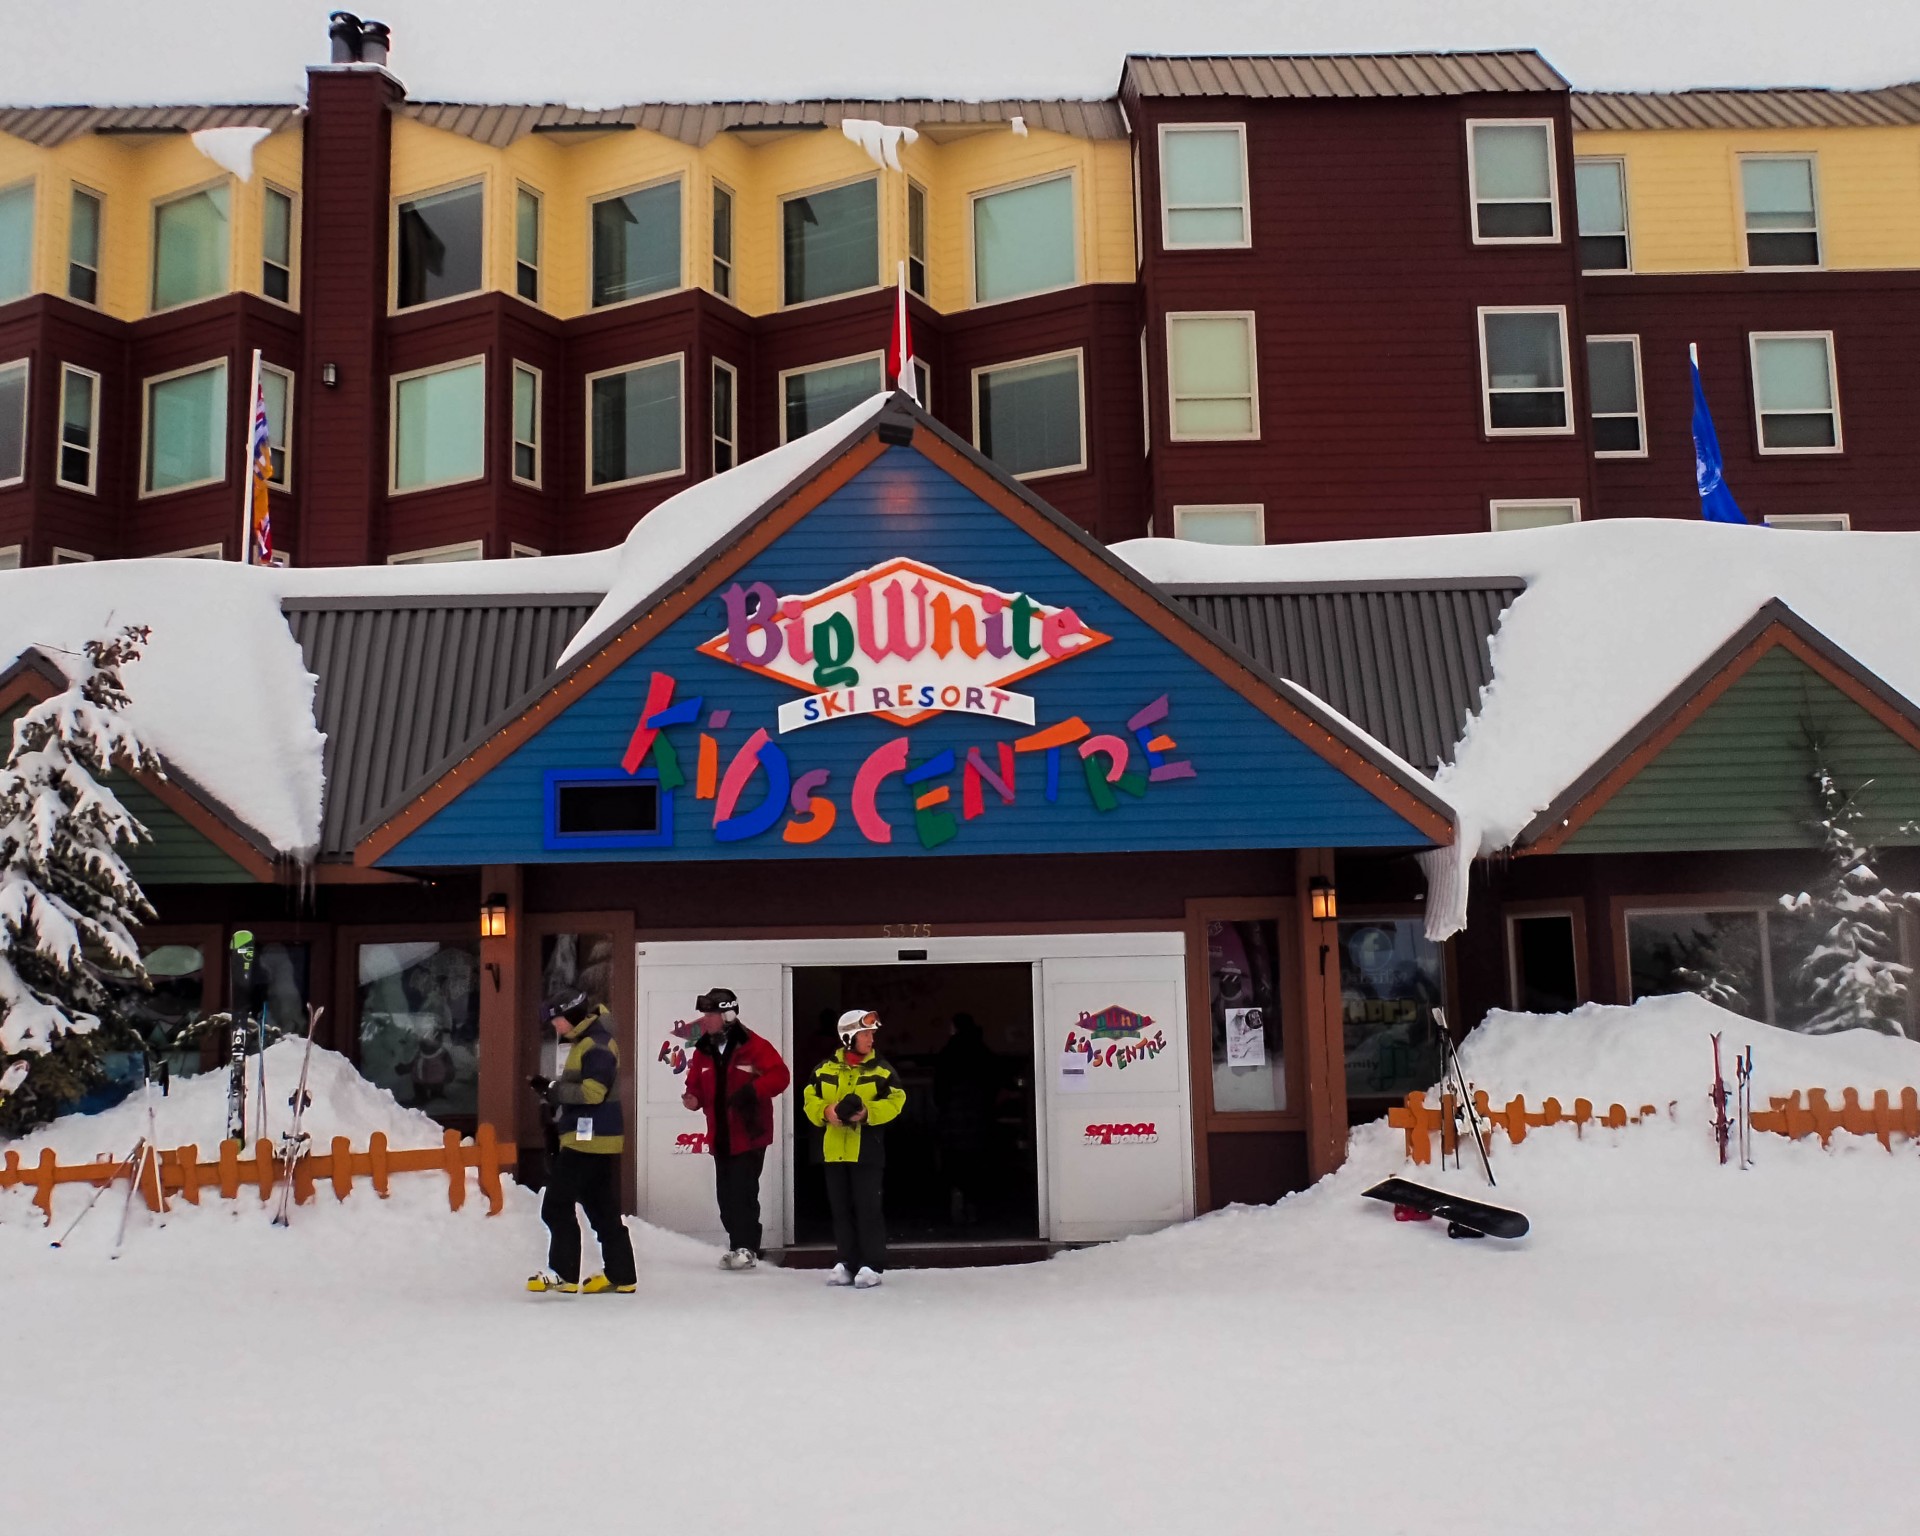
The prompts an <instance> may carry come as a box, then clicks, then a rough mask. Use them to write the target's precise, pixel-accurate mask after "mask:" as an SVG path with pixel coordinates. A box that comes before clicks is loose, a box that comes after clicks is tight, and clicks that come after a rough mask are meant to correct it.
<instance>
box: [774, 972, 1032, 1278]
mask: <svg viewBox="0 0 1920 1536" xmlns="http://www.w3.org/2000/svg"><path fill="white" fill-rule="evenodd" d="M1033 972H1034V968H1033V966H1032V965H1030V964H1005V963H979V964H945V965H942V964H932V965H928V964H915V965H898V964H896V965H807V966H796V967H794V968H793V971H792V979H793V993H792V997H793V1013H792V1019H793V1061H794V1068H795V1073H794V1077H795V1082H794V1088H795V1092H796V1095H797V1094H798V1093H799V1091H800V1090H801V1089H802V1088H803V1087H804V1085H805V1074H806V1073H808V1072H810V1071H811V1070H812V1068H813V1067H814V1065H815V1064H817V1063H818V1062H820V1061H822V1060H824V1059H825V1058H826V1057H827V1056H829V1055H831V1054H832V1052H833V1051H834V1050H835V1049H836V1048H837V1047H838V1045H839V1039H838V1037H837V1036H836V1035H835V1033H834V1023H835V1021H836V1020H837V1019H838V1018H839V1017H840V1015H841V1014H842V1013H843V1012H844V1011H846V1010H847V1009H849V1008H861V1009H868V1010H871V1011H872V1012H874V1013H877V1014H879V1015H880V1020H881V1026H882V1027H881V1030H880V1034H879V1051H880V1054H881V1055H883V1056H884V1057H886V1059H887V1061H888V1062H889V1063H890V1064H891V1065H892V1066H893V1069H894V1071H895V1072H896V1073H898V1074H899V1077H900V1081H901V1086H902V1087H903V1088H905V1089H906V1093H907V1104H906V1108H905V1110H904V1111H902V1113H901V1115H900V1117H899V1118H898V1119H897V1120H895V1121H894V1122H893V1123H892V1124H890V1125H889V1126H887V1128H886V1138H887V1147H886V1155H887V1172H886V1211H887V1228H888V1235H889V1237H890V1238H891V1239H892V1240H893V1241H894V1242H899V1243H978V1242H1006V1241H1022V1240H1024V1241H1032V1240H1034V1239H1037V1238H1039V1237H1041V1236H1042V1235H1043V1234H1042V1232H1041V1228H1040V1195H1039V1188H1040V1163H1039V1128H1038V1122H1037V1115H1036V1105H1035V1084H1034V1075H1035V1074H1034V1060H1035V1054H1034V1018H1033V983H1034V974H1033ZM796 1108H797V1105H796ZM791 1124H792V1127H793V1135H794V1145H793V1170H794V1195H793V1199H794V1207H793V1208H794V1239H795V1241H796V1242H797V1243H800V1244H816V1243H827V1242H831V1241H832V1237H833V1229H832V1222H831V1218H830V1216H829V1214H828V1209H827V1192H826V1182H825V1180H824V1178H823V1177H822V1174H821V1169H820V1165H819V1164H818V1163H817V1162H816V1161H815V1160H814V1158H815V1148H816V1145H817V1142H818V1137H819V1134H820V1133H819V1132H818V1131H817V1130H815V1129H814V1127H813V1126H812V1125H811V1124H810V1123H809V1122H808V1121H807V1119H806V1117H805V1116H804V1115H802V1114H799V1113H795V1114H794V1115H793V1116H792V1117H791Z"/></svg>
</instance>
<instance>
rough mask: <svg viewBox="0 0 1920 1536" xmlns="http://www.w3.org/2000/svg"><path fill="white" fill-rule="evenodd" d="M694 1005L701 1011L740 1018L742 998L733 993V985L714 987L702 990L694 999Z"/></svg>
mask: <svg viewBox="0 0 1920 1536" xmlns="http://www.w3.org/2000/svg"><path fill="white" fill-rule="evenodd" d="M693 1006H694V1007H695V1008H697V1009H698V1010H699V1011H700V1012H701V1013H724V1014H726V1015H727V1016H728V1017H730V1018H738V1017H739V1014H740V999H739V998H737V997H735V996H734V995H733V989H732V988H731V987H714V988H713V989H712V990H710V991H707V992H702V993H701V994H700V995H699V996H698V997H696V998H695V999H694V1000H693Z"/></svg>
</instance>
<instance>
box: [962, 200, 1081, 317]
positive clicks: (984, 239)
mask: <svg viewBox="0 0 1920 1536" xmlns="http://www.w3.org/2000/svg"><path fill="white" fill-rule="evenodd" d="M1075 275H1076V257H1075V252H1074V234H1073V177H1072V176H1070V175H1068V176H1054V177H1050V178H1049V179H1048V180H1046V181H1036V182H1033V183H1031V184H1029V185H1027V186H1024V187H1009V188H1007V189H1006V190H1005V191H1002V192H982V193H980V194H979V195H977V196H976V197H975V198H974V200H973V301H974V303H976V304H992V303H994V302H996V301H998V300H1000V299H1017V298H1020V297H1022V296H1023V295H1026V294H1029V293H1045V292H1046V291H1047V290H1048V289H1051V288H1066V287H1070V286H1072V283H1073V280H1074V277H1075Z"/></svg>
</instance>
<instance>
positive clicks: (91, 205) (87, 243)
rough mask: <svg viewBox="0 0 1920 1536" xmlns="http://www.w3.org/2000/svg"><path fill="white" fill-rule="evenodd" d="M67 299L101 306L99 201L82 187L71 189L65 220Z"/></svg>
mask: <svg viewBox="0 0 1920 1536" xmlns="http://www.w3.org/2000/svg"><path fill="white" fill-rule="evenodd" d="M3 222H4V220H0V223H3ZM67 297H68V298H70V299H72V300H73V301H74V302H75V303H76V304H98V303H99V302H100V199H99V197H98V196H97V195H96V194H94V193H92V192H89V191H87V190H86V188H84V187H75V188H74V189H73V213H72V215H71V217H70V218H69V219H68V220H67Z"/></svg>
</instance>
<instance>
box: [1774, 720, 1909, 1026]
mask: <svg viewBox="0 0 1920 1536" xmlns="http://www.w3.org/2000/svg"><path fill="white" fill-rule="evenodd" d="M1808 749H1809V752H1810V754H1811V756H1812V758H1813V770H1812V773H1811V775H1810V778H1811V780H1812V785H1813V799H1814V817H1813V825H1814V826H1815V827H1816V828H1817V829H1818V831H1819V833H1820V846H1821V851H1822V852H1823V853H1825V855H1826V858H1827V875H1826V879H1825V880H1824V881H1823V882H1822V884H1821V885H1820V886H1819V887H1818V888H1817V889H1816V890H1814V891H1812V892H1808V891H1801V892H1799V893H1798V894H1797V895H1791V896H1782V897H1781V898H1780V905H1781V907H1782V908H1784V909H1785V910H1786V911H1788V912H1792V913H1795V914H1797V915H1799V916H1802V917H1805V918H1807V919H1808V920H1809V921H1810V924H1811V926H1812V929H1813V932H1814V933H1815V935H1816V936H1817V938H1816V942H1815V944H1814V947H1813V951H1812V953H1810V954H1809V955H1808V956H1807V957H1806V959H1804V960H1802V961H1801V962H1800V963H1799V964H1798V965H1797V966H1795V967H1794V979H1795V980H1796V981H1798V982H1799V983H1800V985H1801V987H1802V988H1803V989H1804V993H1803V995H1804V998H1805V1001H1806V1003H1807V1005H1808V1006H1809V1007H1810V1008H1811V1009H1812V1013H1811V1015H1810V1017H1808V1019H1807V1021H1806V1022H1805V1023H1804V1024H1802V1025H1801V1026H1800V1028H1802V1029H1804V1030H1805V1031H1806V1032H1807V1033H1809V1034H1831V1033H1833V1032H1835V1031H1836V1030H1842V1029H1873V1030H1879V1031H1880V1032H1881V1033H1883V1034H1889V1035H1898V1034H1902V1033H1904V1029H1903V1027H1902V1022H1901V1021H1902V1018H1903V1017H1904V1015H1905V1012H1906V1000H1907V983H1908V981H1909V979H1910V978H1911V977H1912V975H1913V969H1912V967H1910V966H1907V965H1903V964H1901V963H1900V960H1899V958H1898V956H1899V953H1900V943H1899V932H1900V910H1901V909H1902V908H1903V907H1911V906H1916V905H1920V891H1895V890H1892V889H1890V888H1889V887H1887V886H1886V885H1885V884H1884V883H1883V882H1882V881H1881V878H1880V876H1879V875H1878V874H1877V873H1876V872H1875V870H1874V864H1875V863H1876V861H1877V860H1878V858H1879V854H1878V851H1877V850H1876V849H1874V848H1873V847H1872V846H1871V845H1870V844H1869V843H1868V842H1867V841H1866V828H1865V821H1866V812H1865V811H1864V809H1863V808H1862V806H1861V797H1862V795H1863V794H1864V793H1865V791H1866V790H1867V789H1869V788H1870V787H1871V786H1872V783H1873V781H1872V780H1871V779H1869V780H1866V781H1865V782H1864V783H1862V784H1860V785H1858V786H1856V787H1855V788H1853V789H1851V790H1849V789H1848V788H1846V787H1845V786H1844V785H1842V784H1841V782H1840V781H1839V779H1838V778H1837V777H1836V776H1835V775H1834V772H1833V770H1832V768H1831V766H1830V765H1829V763H1828V761H1827V754H1826V749H1825V746H1824V744H1823V743H1822V741H1821V739H1820V738H1819V737H1818V736H1817V735H1812V734H1809V737H1808Z"/></svg>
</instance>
